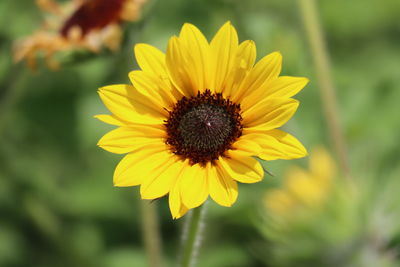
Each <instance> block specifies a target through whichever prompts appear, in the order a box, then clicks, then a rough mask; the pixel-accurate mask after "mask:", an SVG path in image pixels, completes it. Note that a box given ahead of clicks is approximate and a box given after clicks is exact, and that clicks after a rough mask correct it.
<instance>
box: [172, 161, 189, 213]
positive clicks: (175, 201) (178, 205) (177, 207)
mask: <svg viewBox="0 0 400 267" xmlns="http://www.w3.org/2000/svg"><path fill="white" fill-rule="evenodd" d="M183 165H184V168H188V167H190V166H189V164H188V161H185V162H184V163H183ZM181 174H182V172H181V173H180V174H179V175H178V176H177V177H176V179H175V182H174V183H173V184H172V186H171V189H170V191H169V196H168V203H169V209H170V210H171V214H172V218H174V219H178V218H180V217H182V216H183V215H185V213H186V212H187V211H188V210H189V209H188V208H187V207H185V205H183V203H182V200H181V193H180V186H179V180H180V178H181Z"/></svg>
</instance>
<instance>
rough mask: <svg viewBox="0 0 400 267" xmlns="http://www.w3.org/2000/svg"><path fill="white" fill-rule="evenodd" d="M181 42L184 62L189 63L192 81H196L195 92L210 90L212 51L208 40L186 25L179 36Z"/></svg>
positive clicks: (195, 29)
mask: <svg viewBox="0 0 400 267" xmlns="http://www.w3.org/2000/svg"><path fill="white" fill-rule="evenodd" d="M179 41H180V43H181V48H186V49H184V50H183V52H184V53H185V54H184V57H185V58H184V60H185V59H186V60H187V61H188V62H187V63H188V67H190V69H191V72H189V73H188V75H189V76H190V79H191V80H192V81H194V86H195V92H197V91H200V92H203V91H204V90H205V89H207V88H208V89H211V88H210V85H211V84H210V83H209V82H210V80H211V79H209V58H210V51H209V50H210V49H209V44H208V41H207V39H206V38H205V37H204V35H203V34H202V33H201V31H200V30H199V29H198V28H197V27H196V26H194V25H193V24H190V23H185V24H184V25H183V27H182V29H181V32H180V34H179Z"/></svg>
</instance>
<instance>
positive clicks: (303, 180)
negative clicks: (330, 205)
mask: <svg viewBox="0 0 400 267" xmlns="http://www.w3.org/2000/svg"><path fill="white" fill-rule="evenodd" d="M335 173H336V169H335V165H334V163H333V160H332V158H331V157H330V156H329V154H328V153H327V152H326V151H325V150H324V149H323V148H318V149H315V150H313V151H312V153H311V156H310V171H305V170H302V169H300V168H297V167H292V169H290V170H289V173H288V175H287V176H286V178H285V184H284V187H283V188H282V189H274V190H271V191H269V192H268V193H267V194H266V196H265V205H266V207H267V209H269V211H270V212H272V213H273V214H274V215H280V216H285V215H288V216H292V215H293V214H294V213H302V212H304V211H306V210H309V209H310V208H317V207H319V206H321V204H322V203H323V201H324V199H325V198H326V197H327V195H328V192H329V190H330V189H331V187H332V182H333V181H332V179H333V177H334V175H335Z"/></svg>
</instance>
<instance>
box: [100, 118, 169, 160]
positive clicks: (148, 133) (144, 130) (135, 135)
mask: <svg viewBox="0 0 400 267" xmlns="http://www.w3.org/2000/svg"><path fill="white" fill-rule="evenodd" d="M160 128H161V127H160V126H155V127H152V126H151V125H132V126H130V127H119V128H117V129H115V130H112V131H110V132H108V133H107V134H105V135H104V136H103V137H102V138H101V139H100V140H99V142H98V143H97V145H98V146H100V147H101V148H103V149H104V150H107V151H109V152H112V153H117V154H124V153H128V152H131V151H133V150H135V149H137V147H141V146H143V144H151V143H153V144H157V143H159V144H163V143H164V137H165V131H164V130H162V129H160Z"/></svg>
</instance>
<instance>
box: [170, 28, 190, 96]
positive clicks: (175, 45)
mask: <svg viewBox="0 0 400 267" xmlns="http://www.w3.org/2000/svg"><path fill="white" fill-rule="evenodd" d="M183 50H186V48H183V47H182V45H180V43H179V40H178V37H176V36H173V37H171V39H169V42H168V47H167V54H166V59H165V63H166V65H167V71H168V75H169V77H170V79H171V81H172V83H173V85H174V86H175V87H176V88H178V89H179V90H180V91H181V92H182V94H184V95H185V96H187V97H190V96H195V95H196V94H197V88H196V84H195V83H194V81H192V80H191V77H190V74H189V72H190V71H191V69H190V68H189V66H188V59H186V58H185V55H186V54H187V51H185V52H184V51H183Z"/></svg>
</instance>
